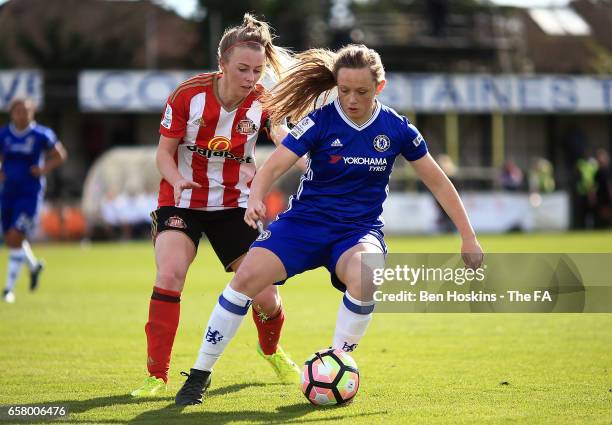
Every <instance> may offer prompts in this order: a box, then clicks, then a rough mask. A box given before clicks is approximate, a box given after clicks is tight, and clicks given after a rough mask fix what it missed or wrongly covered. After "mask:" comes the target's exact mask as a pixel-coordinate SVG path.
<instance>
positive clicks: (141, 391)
mask: <svg viewBox="0 0 612 425" xmlns="http://www.w3.org/2000/svg"><path fill="white" fill-rule="evenodd" d="M165 389H166V383H165V382H164V380H163V379H161V378H156V377H155V376H148V377H146V378H145V380H144V382H143V383H142V386H141V387H140V388H137V389H135V390H134V391H132V392H131V393H130V394H131V395H132V397H152V396H154V395H155V394H157V393H158V392H160V391H164V390H165Z"/></svg>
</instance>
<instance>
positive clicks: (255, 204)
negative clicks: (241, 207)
mask: <svg viewBox="0 0 612 425" xmlns="http://www.w3.org/2000/svg"><path fill="white" fill-rule="evenodd" d="M265 218H266V204H264V203H263V201H259V200H256V199H254V197H251V198H249V200H248V202H247V209H246V211H245V213H244V221H245V222H246V224H248V225H249V226H251V227H252V228H253V229H257V221H259V220H264V219H265Z"/></svg>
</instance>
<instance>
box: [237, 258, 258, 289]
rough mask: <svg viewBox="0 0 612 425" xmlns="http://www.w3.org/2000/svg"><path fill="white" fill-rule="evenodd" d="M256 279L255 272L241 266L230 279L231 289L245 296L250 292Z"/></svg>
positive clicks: (246, 266)
mask: <svg viewBox="0 0 612 425" xmlns="http://www.w3.org/2000/svg"><path fill="white" fill-rule="evenodd" d="M256 279H257V273H256V272H255V270H254V269H253V268H252V267H249V266H248V265H247V264H243V265H242V266H240V268H239V269H238V271H237V272H236V274H235V275H234V278H233V279H232V288H233V289H234V290H235V291H238V292H241V293H243V294H247V293H249V292H250V290H251V288H252V286H253V284H254V283H255V280H256Z"/></svg>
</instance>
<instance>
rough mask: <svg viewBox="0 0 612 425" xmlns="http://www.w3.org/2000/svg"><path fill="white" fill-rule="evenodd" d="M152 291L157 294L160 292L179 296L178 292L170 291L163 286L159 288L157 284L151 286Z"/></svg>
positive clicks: (170, 295)
mask: <svg viewBox="0 0 612 425" xmlns="http://www.w3.org/2000/svg"><path fill="white" fill-rule="evenodd" d="M153 292H157V293H158V294H161V295H167V296H169V297H177V298H179V297H180V296H181V293H180V292H177V291H171V290H169V289H163V288H160V287H159V286H154V287H153Z"/></svg>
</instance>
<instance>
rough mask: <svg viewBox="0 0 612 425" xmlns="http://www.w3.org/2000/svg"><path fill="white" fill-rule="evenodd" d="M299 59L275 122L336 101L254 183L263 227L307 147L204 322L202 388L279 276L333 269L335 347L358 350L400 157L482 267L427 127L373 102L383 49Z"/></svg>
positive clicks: (275, 98)
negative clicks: (373, 256)
mask: <svg viewBox="0 0 612 425" xmlns="http://www.w3.org/2000/svg"><path fill="white" fill-rule="evenodd" d="M297 58H298V59H299V61H300V62H298V64H297V65H295V66H294V67H293V68H291V69H290V70H289V73H288V75H287V76H286V77H284V78H283V79H282V80H281V81H280V82H279V84H278V85H277V86H276V87H274V88H273V89H272V91H271V92H270V96H269V97H268V98H267V99H266V101H265V102H264V107H266V108H268V110H269V111H270V112H271V119H272V122H273V123H275V122H279V121H280V119H281V118H282V117H287V116H291V117H296V118H299V117H304V116H305V115H306V114H307V113H308V112H309V110H310V109H311V108H312V105H314V104H315V102H316V101H317V99H319V98H320V96H321V95H322V94H324V93H326V92H328V91H329V90H332V89H334V88H335V87H337V89H338V98H337V99H336V100H335V101H334V102H332V103H330V104H327V105H325V106H323V107H322V108H320V109H317V110H315V111H314V112H312V113H310V114H308V115H307V116H306V117H305V118H303V119H302V120H301V121H300V122H299V123H298V124H297V125H296V126H295V127H294V128H293V129H292V130H291V132H290V133H289V135H287V137H286V138H285V139H284V140H283V142H282V145H280V146H279V147H278V148H277V149H276V150H275V152H274V153H273V154H272V156H271V157H270V158H269V159H268V160H267V161H266V163H265V164H264V165H263V167H262V168H261V169H260V170H259V172H258V173H257V176H256V177H255V180H254V181H253V185H252V187H251V195H250V197H249V201H248V207H247V211H246V214H245V221H246V222H247V223H248V224H249V225H250V226H251V227H253V228H256V227H257V224H256V223H257V221H258V220H263V219H264V218H265V213H266V208H265V205H264V203H263V200H264V197H265V195H266V193H267V192H268V190H269V189H270V187H271V185H272V183H273V182H274V181H275V180H277V179H278V178H279V177H280V176H282V175H283V174H284V173H285V172H286V171H287V170H288V169H289V168H290V167H291V166H292V165H293V164H295V162H296V161H297V160H298V159H299V158H300V157H302V156H303V155H305V154H306V153H308V154H309V162H308V169H307V170H306V172H305V174H304V177H303V178H302V184H301V185H300V187H299V189H298V191H297V195H296V196H294V197H293V198H292V199H291V200H290V202H289V208H288V209H287V211H285V212H284V213H283V214H281V215H280V216H279V217H278V219H277V220H276V221H275V222H273V223H272V224H271V225H270V226H269V228H268V230H267V231H265V232H264V233H262V235H260V236H259V237H258V238H257V241H255V242H254V243H253V245H252V247H251V249H250V250H249V252H248V254H247V256H246V258H245V259H244V261H243V264H242V266H241V267H240V269H239V270H238V272H237V273H236V275H235V276H234V278H233V279H232V281H231V282H230V284H228V285H227V287H226V288H225V290H224V291H223V293H222V294H221V296H220V297H219V302H218V303H217V305H216V306H215V308H214V310H213V312H212V315H211V318H210V320H209V322H208V327H207V329H208V332H209V334H211V335H215V338H205V339H204V341H203V342H202V347H201V348H200V353H199V356H198V359H197V361H196V363H195V366H194V368H195V369H200V373H201V374H203V378H202V384H201V388H203V390H204V391H205V390H206V387H207V386H206V385H205V383H207V382H209V381H210V374H211V371H212V368H213V365H214V364H215V362H216V361H217V359H218V358H219V356H220V355H221V353H222V352H223V350H224V349H225V347H226V346H227V344H228V343H229V341H230V340H231V339H232V338H233V336H234V335H235V333H236V331H237V329H238V327H239V325H240V323H241V322H242V319H243V317H244V315H246V313H247V311H248V308H249V305H250V303H251V299H252V298H253V297H258V294H259V293H260V291H265V290H269V288H270V287H273V283H275V282H280V281H283V280H285V279H287V278H290V277H291V276H294V275H296V274H299V273H302V272H304V271H306V270H311V269H315V268H317V267H321V266H323V267H326V268H327V269H328V270H329V272H330V274H331V276H332V283H333V284H334V286H335V287H336V288H338V289H340V290H342V291H343V292H344V296H343V298H342V302H341V303H340V309H339V311H338V317H337V321H336V330H335V334H334V339H333V348H338V349H341V350H344V351H353V350H354V349H355V348H356V347H357V345H358V343H359V341H360V340H361V338H362V337H363V335H364V334H365V331H366V328H367V326H368V324H369V322H370V320H371V318H372V312H373V310H374V301H373V299H372V288H370V287H367V286H365V285H362V276H361V275H362V261H361V256H362V254H365V253H378V254H384V253H386V252H387V248H386V245H385V242H384V239H383V236H384V235H383V233H382V227H383V222H382V219H381V214H382V204H383V202H384V200H385V198H386V197H387V188H388V183H389V176H390V174H391V170H392V168H393V164H394V161H395V158H396V157H397V156H399V155H400V154H401V155H402V156H404V157H405V158H406V159H407V160H408V161H410V162H411V164H412V166H413V167H414V169H415V171H416V173H417V175H418V177H419V178H420V179H421V180H422V181H423V182H424V183H425V185H426V186H427V187H428V188H429V189H430V190H431V192H432V193H433V195H434V196H435V198H436V200H437V201H438V202H440V204H441V205H442V206H443V207H444V209H445V211H446V212H447V213H448V215H449V217H450V218H451V220H452V221H453V223H454V224H455V226H456V227H457V229H458V231H459V234H460V235H461V238H462V240H463V242H462V246H461V253H462V255H463V258H464V261H465V263H466V265H467V266H468V267H471V268H476V267H479V265H480V264H481V262H482V259H483V255H482V250H481V248H480V245H479V243H478V241H477V239H476V234H475V233H474V230H473V228H472V226H471V224H470V222H469V219H468V217H467V214H466V212H465V209H464V207H463V204H462V202H461V200H460V198H459V195H458V194H457V191H456V190H455V188H454V187H453V185H452V183H451V182H450V181H449V179H448V178H447V177H446V175H445V174H444V172H443V171H442V170H441V169H440V167H439V166H438V165H437V164H436V162H435V161H434V160H433V158H432V157H431V156H430V155H429V153H428V150H427V145H426V143H425V140H424V139H423V137H422V136H421V134H420V133H419V132H418V130H417V129H416V127H414V126H413V125H412V124H410V123H409V121H408V120H407V119H406V117H403V116H400V115H398V114H397V113H396V112H395V111H394V110H392V109H391V108H388V107H387V106H384V105H382V104H381V103H380V102H379V101H378V100H377V99H376V96H377V95H378V94H379V93H380V92H381V91H382V89H383V88H384V86H385V74H384V69H383V65H382V63H381V60H380V57H379V55H378V53H376V52H375V51H374V50H372V49H368V48H367V47H366V46H363V45H349V46H347V47H344V48H342V49H341V50H340V51H338V52H337V53H334V52H331V51H327V50H317V49H312V50H308V51H306V52H304V53H302V54H300V55H298V56H297ZM192 370H193V369H192ZM182 391H183V390H182V389H181V390H180V391H179V394H178V395H177V397H179V396H180V395H181V393H182Z"/></svg>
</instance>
